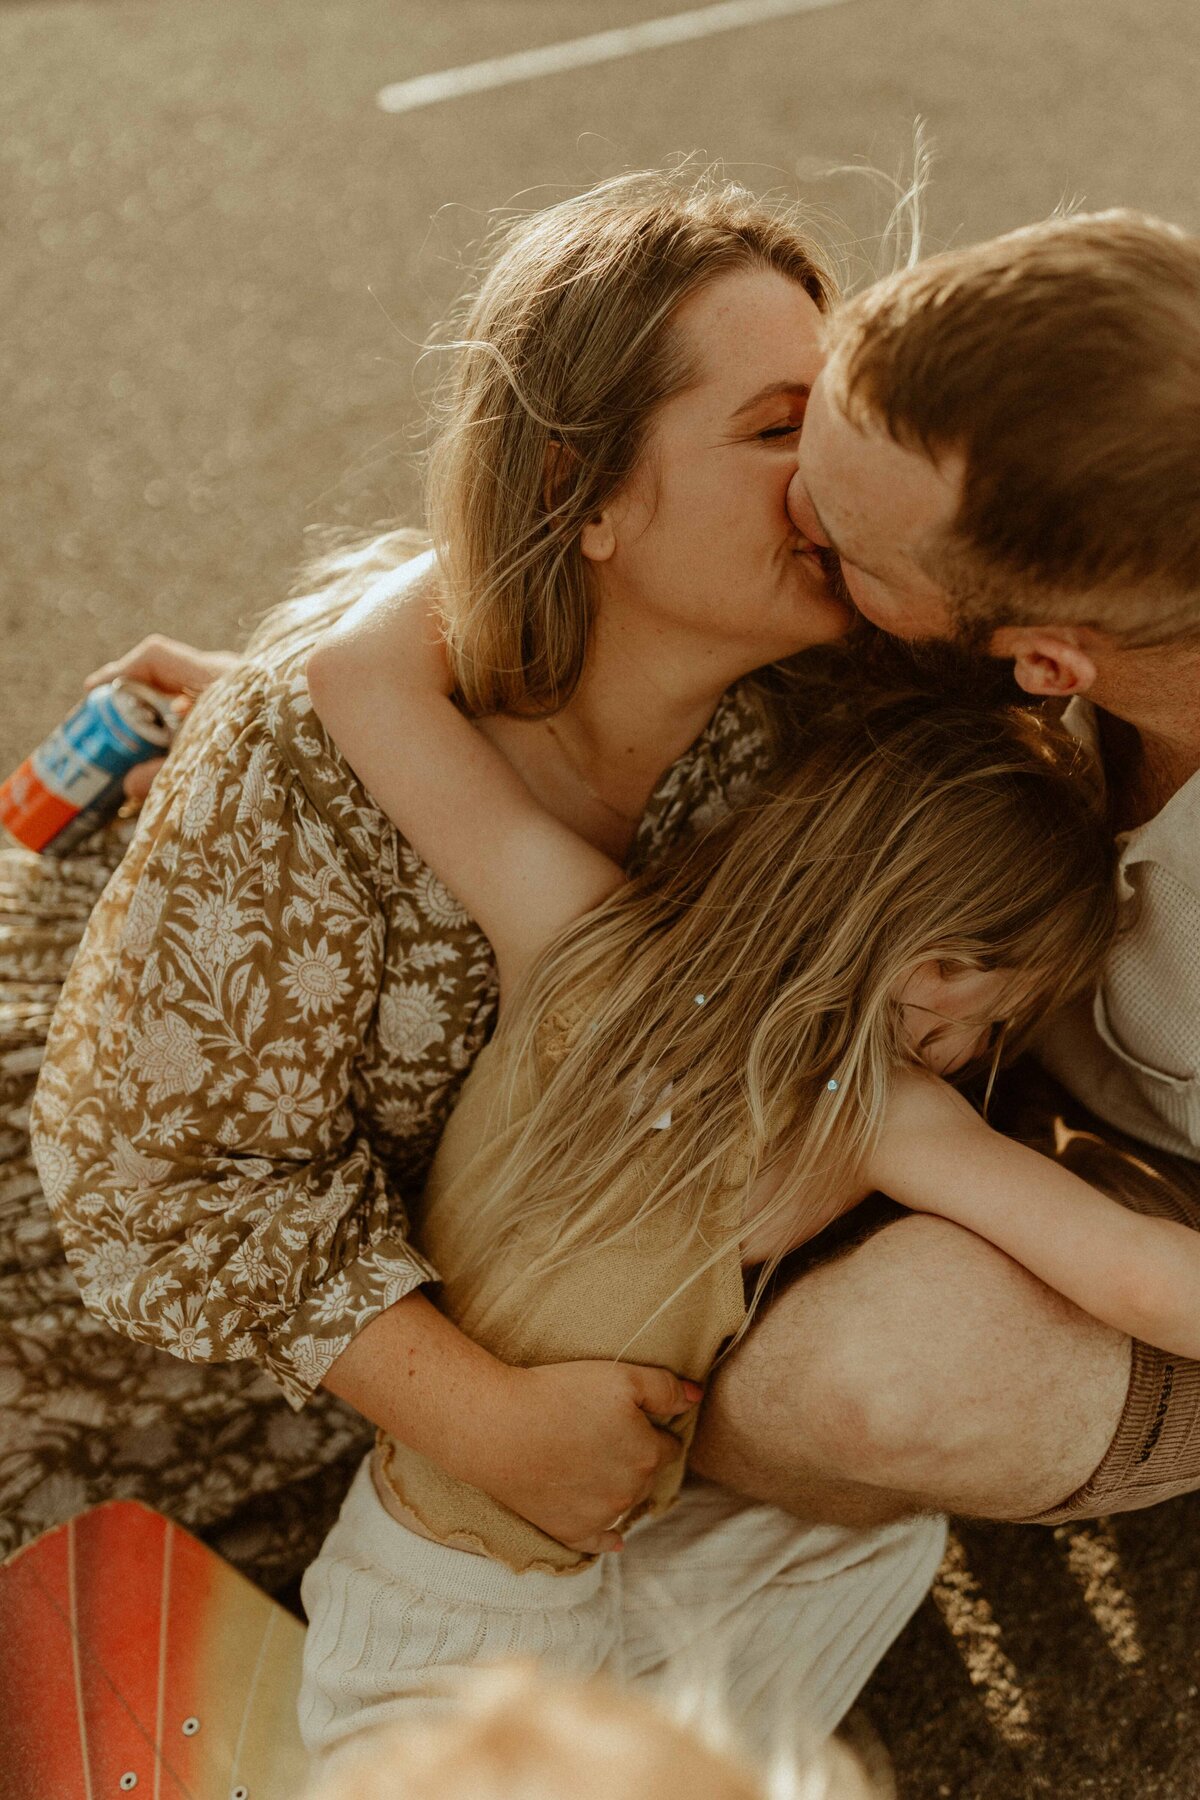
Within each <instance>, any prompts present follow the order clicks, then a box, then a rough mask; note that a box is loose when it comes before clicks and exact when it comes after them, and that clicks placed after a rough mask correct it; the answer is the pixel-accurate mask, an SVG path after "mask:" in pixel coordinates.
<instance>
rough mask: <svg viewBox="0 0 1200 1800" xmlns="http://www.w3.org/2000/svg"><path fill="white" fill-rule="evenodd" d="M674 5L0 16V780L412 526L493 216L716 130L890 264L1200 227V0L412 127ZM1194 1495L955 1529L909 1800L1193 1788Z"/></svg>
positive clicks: (620, 0) (627, 80)
mask: <svg viewBox="0 0 1200 1800" xmlns="http://www.w3.org/2000/svg"><path fill="white" fill-rule="evenodd" d="M683 10H684V9H683V8H682V7H681V6H680V5H679V4H678V0H675V3H672V0H588V4H586V5H584V4H582V3H575V0H491V3H488V0H454V4H453V5H446V4H439V3H438V0H407V3H406V4H384V3H383V0H333V3H332V4H331V3H330V0H289V3H288V4H287V5H286V6H264V5H263V4H261V0H221V4H220V5H212V4H204V3H203V0H153V3H152V0H112V3H105V0H94V3H92V4H84V3H82V0H30V3H19V0H18V3H13V0H0V69H2V70H3V76H2V78H0V91H2V93H3V100H4V108H3V115H2V116H0V222H2V229H3V234H4V248H3V255H2V256H0V320H2V321H3V322H2V324H0V376H2V381H3V386H2V392H3V433H2V436H0V474H2V479H0V541H2V542H3V546H4V553H3V562H2V564H0V644H2V647H3V652H2V653H3V686H2V689H0V692H2V695H3V706H2V707H0V771H5V770H7V769H8V768H10V767H12V766H13V765H14V764H15V762H16V761H17V760H18V759H19V757H20V756H21V755H22V754H23V753H24V752H25V751H27V750H28V749H29V748H30V747H31V746H32V745H33V744H34V743H35V742H36V741H37V740H38V738H39V737H40V736H42V735H43V734H44V732H45V731H46V730H47V729H48V728H49V727H50V726H51V725H53V724H54V723H55V722H56V720H57V719H59V718H60V717H61V716H62V715H63V714H64V713H65V711H66V710H67V708H68V706H69V705H70V704H71V702H72V700H73V698H74V696H75V694H76V692H77V689H78V686H79V682H80V680H81V678H82V676H83V675H84V674H85V673H86V672H87V671H88V670H89V669H90V668H92V667H93V666H95V665H96V664H97V663H99V662H101V661H104V660H106V659H107V658H109V657H110V656H112V655H113V654H115V653H116V652H118V651H120V650H121V649H123V648H125V647H127V646H128V645H129V644H131V643H132V642H133V641H134V639H136V638H137V637H139V636H140V635H142V634H143V633H144V632H146V631H150V630H158V631H165V632H169V633H171V634H174V635H178V636H182V637H186V638H190V639H191V640H192V641H193V642H196V643H200V644H204V645H225V644H229V643H232V642H233V641H234V640H235V638H236V636H237V634H238V632H239V630H240V628H241V626H242V624H243V623H244V622H248V621H249V620H251V619H252V618H253V617H254V616H255V615H256V614H257V613H258V612H260V611H261V610H262V609H263V608H264V607H265V606H267V605H268V604H270V603H271V602H272V601H273V600H275V599H278V598H280V597H281V596H282V594H283V593H284V591H285V590H286V588H287V586H288V584H289V582H290V580H291V578H292V574H293V572H294V570H295V569H296V567H297V565H298V564H299V563H300V562H301V560H302V558H303V556H304V553H305V533H306V531H307V530H308V529H309V528H311V527H316V526H320V525H329V524H335V525H351V526H366V525H370V524H371V523H373V522H375V521H378V520H384V519H388V520H396V519H403V520H408V521H416V520H417V519H418V517H419V507H420V499H419V493H420V490H419V475H418V467H419V454H420V446H421V442H422V435H423V430H424V423H425V414H426V405H427V400H428V394H429V390H430V385H431V382H432V379H433V376H434V372H435V367H436V364H435V362H434V361H433V360H432V359H430V358H429V357H427V356H425V355H424V354H423V352H422V346H423V345H424V343H425V342H426V340H427V338H428V336H429V333H430V330H431V327H432V326H433V324H434V322H435V321H436V320H437V319H438V318H439V317H440V316H441V315H442V314H443V313H444V312H445V310H446V308H447V306H448V304H449V303H450V301H451V299H452V298H453V296H454V294H455V292H456V291H457V290H458V288H459V287H460V286H461V285H462V283H463V280H464V277H465V272H467V271H469V269H470V266H471V262H472V257H473V255H474V252H475V250H476V248H477V246H478V243H479V240H480V239H481V237H482V236H483V234H484V233H485V232H486V230H487V228H488V225H489V222H490V220H491V218H492V216H493V215H494V209H496V208H503V207H507V206H511V205H514V204H515V205H519V206H532V205H535V204H538V203H539V202H541V201H547V200H550V199H553V198H556V197H558V196H560V195H563V194H565V193H568V192H571V191H574V190H576V189H578V188H579V187H581V186H584V185H586V184H587V183H589V182H591V181H593V180H596V179H598V178H600V177H602V176H605V175H609V174H612V173H615V172H617V171H619V170H621V169H625V168H631V167H639V166H644V165H648V164H659V163H662V162H664V161H666V160H668V159H670V158H673V157H677V156H681V155H685V154H689V153H695V152H699V153H702V154H704V155H706V156H708V157H712V158H719V159H721V160H722V161H723V162H724V163H726V165H727V166H728V167H729V168H730V170H731V172H732V173H734V174H735V175H737V176H738V177H739V178H740V179H742V180H744V181H746V182H747V183H748V184H750V185H751V186H755V187H758V188H762V189H782V190H784V191H787V192H789V193H792V194H797V195H799V196H801V197H805V198H807V199H808V200H809V201H810V202H811V203H812V205H813V207H814V209H815V210H816V212H817V214H818V223H819V225H820V226H821V228H822V229H824V230H826V231H827V232H828V233H829V234H830V235H832V236H833V237H834V238H835V240H836V241H837V243H838V244H839V246H840V248H841V251H842V255H843V261H844V265H845V267H846V270H847V273H848V275H849V277H850V279H851V280H863V279H866V278H867V277H868V276H869V273H870V271H871V269H872V267H873V265H874V261H875V259H876V257H877V255H878V239H879V234H880V232H881V229H882V227H883V224H884V222H885V220H886V216H887V210H888V203H887V198H886V189H885V186H884V184H882V183H881V182H880V181H879V180H878V179H877V178H874V177H872V176H871V175H870V174H869V173H868V172H867V171H869V170H870V169H875V170H877V171H882V173H883V174H884V175H889V174H899V173H901V172H903V170H904V169H905V167H906V166H907V165H908V163H910V161H911V154H912V142H913V129H914V122H915V120H916V119H917V118H918V117H921V118H923V119H924V120H925V121H926V122H927V129H928V132H929V135H930V137H931V139H932V141H933V144H934V146H935V150H936V163H935V172H934V179H933V183H932V186H931V188H930V190H929V192H928V195H927V199H926V242H927V244H928V246H929V247H930V248H940V247H942V246H944V245H948V244H952V243H958V242H966V241H970V240H971V239H974V238H979V237H983V236H987V235H989V234H991V233H993V232H995V231H999V230H1003V229H1006V228H1008V227H1010V226H1013V225H1017V224H1020V223H1022V222H1024V221H1026V220H1029V219H1032V218H1036V217H1040V216H1043V215H1045V214H1046V213H1049V212H1051V211H1052V210H1053V209H1054V208H1055V207H1056V206H1058V205H1060V204H1062V203H1063V202H1064V201H1067V202H1070V201H1081V202H1082V203H1084V204H1085V205H1087V206H1088V207H1104V206H1110V205H1132V206H1137V207H1141V208H1143V209H1145V210H1148V211H1151V212H1156V213H1159V214H1162V215H1164V216H1166V217H1168V218H1173V219H1175V220H1178V221H1179V222H1180V223H1182V224H1184V225H1186V226H1188V227H1190V228H1191V229H1193V230H1196V229H1200V189H1198V188H1197V185H1196V181H1195V169H1196V152H1197V148H1198V139H1200V125H1198V119H1200V108H1198V107H1197V91H1198V86H1200V84H1198V80H1197V78H1198V76H1200V13H1198V11H1197V8H1196V5H1195V0H1152V3H1150V0H1140V3H1139V0H833V3H829V4H826V5H824V6H822V7H820V8H818V9H816V10H812V11H807V12H805V11H796V12H794V13H792V14H789V15H786V16H778V17H775V18H773V19H766V20H760V21H759V22H757V23H746V24H743V25H742V26H741V27H740V28H738V29H733V30H728V31H725V32H722V33H721V34H719V35H694V34H693V35H690V36H688V37H686V38H684V39H683V41H679V42H675V43H672V44H667V45H663V46H661V47H659V48H650V49H644V50H641V51H639V52H637V53H636V54H633V55H630V56H626V57H623V58H621V59H619V60H612V61H607V62H601V63H595V64H593V65H591V66H587V67H581V68H575V69H571V68H568V67H562V68H559V69H558V70H557V71H555V72H549V73H536V74H532V75H530V76H527V77H526V78H524V79H522V80H520V81H516V82H512V83H510V84H509V85H506V86H497V87H491V88H486V89H484V90H483V91H479V92H475V93H464V94H460V95H459V96H458V97H452V98H449V99H443V100H440V101H437V102H435V103H433V104H429V105H424V106H421V107H419V108H416V109H415V110H409V111H405V112H400V113H389V112H385V111H384V110H382V109H381V107H380V105H379V104H378V101H377V95H378V93H379V91H380V90H381V89H382V88H384V87H386V86H388V85H389V84H396V83H407V82H411V81H413V80H414V79H415V78H417V77H419V76H423V75H427V74H431V73H436V72H438V71H443V70H450V69H457V68H460V67H462V66H464V65H468V64H474V63H477V62H479V61H483V60H488V59H495V58H498V57H503V56H507V55H511V54H512V53H514V52H518V51H522V50H527V49H533V48H536V47H538V46H545V45H553V44H558V43H562V42H564V41H569V40H573V39H576V38H578V37H580V36H581V35H584V34H593V33H597V32H600V31H607V30H614V31H615V30H618V29H620V28H623V27H638V26H639V25H642V24H644V23H645V22H646V21H648V20H652V19H655V18H657V17H660V16H662V15H669V14H678V13H680V12H682V11H683ZM1197 1526H1200V1500H1194V1499H1185V1500H1180V1501H1175V1502H1172V1503H1171V1504H1170V1505H1167V1506H1163V1507H1160V1508H1158V1509H1156V1510H1154V1511H1152V1512H1147V1513H1141V1514H1136V1515H1125V1516H1123V1517H1120V1518H1116V1519H1114V1520H1112V1521H1110V1522H1107V1523H1105V1522H1101V1523H1097V1524H1093V1525H1088V1526H1085V1527H1080V1528H1078V1529H1076V1530H1072V1531H1054V1532H1051V1531H1040V1530H1036V1529H1032V1528H1028V1529H1022V1528H1016V1527H996V1526H981V1525H963V1526H961V1527H960V1528H958V1529H957V1531H956V1537H955V1546H954V1550H953V1553H952V1556H951V1558H950V1559H949V1560H948V1563H947V1565H946V1568H945V1569H944V1570H943V1575H942V1578H941V1580H940V1582H939V1586H938V1591H937V1595H936V1597H935V1599H934V1600H931V1601H930V1602H929V1603H928V1604H927V1605H926V1606H925V1607H924V1608H923V1610H922V1612H921V1614H920V1615H919V1617H918V1619H917V1620H916V1621H915V1622H914V1624H913V1626H912V1627H911V1628H910V1629H909V1631H908V1632H907V1633H906V1634H905V1636H904V1637H903V1638H902V1640H901V1641H900V1643H899V1644H898V1645H897V1646H896V1647H895V1648H894V1649H893V1651H892V1652H891V1654H890V1655H889V1657H888V1658H887V1660H886V1662H885V1663H884V1665H883V1667H882V1669H881V1670H880V1672H879V1673H878V1675H877V1676H876V1678H875V1680H874V1682H873V1683H872V1686H871V1688H870V1690H869V1691H868V1697H867V1703H868V1707H869V1710H870V1712H871V1714H872V1716H873V1717H874V1719H875V1721H876V1723H877V1724H878V1726H879V1729H880V1730H881V1732H882V1734H883V1736H884V1737H885V1739H886V1741H887V1743H888V1744H889V1746H890V1748H891V1750H892V1753H893V1756H894V1758H895V1760H896V1764H897V1768H898V1771H899V1776H900V1783H901V1793H902V1795H903V1796H905V1797H906V1800H925V1797H926V1796H930V1797H937V1800H942V1797H943V1796H953V1797H954V1800H1024V1797H1025V1796H1035V1795H1053V1796H1055V1800H1083V1797H1084V1796H1088V1797H1089V1800H1134V1797H1137V1800H1142V1797H1145V1800H1197V1796H1200V1754H1198V1750H1200V1709H1198V1705H1197V1687H1198V1686H1200V1650H1198V1648H1197V1641H1196V1639H1197V1624H1198V1622H1200V1594H1198V1592H1197V1587H1198V1581H1200V1576H1198V1565H1200V1548H1198V1545H1197V1537H1198V1533H1197Z"/></svg>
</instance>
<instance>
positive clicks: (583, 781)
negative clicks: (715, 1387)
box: [545, 719, 642, 825]
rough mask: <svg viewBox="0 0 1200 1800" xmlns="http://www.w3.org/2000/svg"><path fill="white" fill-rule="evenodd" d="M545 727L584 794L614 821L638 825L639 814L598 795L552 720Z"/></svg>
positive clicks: (639, 822)
mask: <svg viewBox="0 0 1200 1800" xmlns="http://www.w3.org/2000/svg"><path fill="white" fill-rule="evenodd" d="M545 725H546V730H547V731H548V732H549V733H550V736H551V737H552V738H553V739H554V742H555V743H556V744H557V745H558V750H559V755H560V756H561V757H562V759H563V761H564V762H565V763H566V765H567V767H568V769H569V770H570V771H571V774H572V775H573V776H574V777H575V780H576V781H577V782H578V783H579V785H580V787H581V788H582V789H583V791H584V793H585V794H587V795H589V796H590V798H591V799H593V800H594V801H595V802H596V804H597V806H602V807H603V808H604V810H605V812H607V813H611V814H612V816H613V818H614V819H620V821H621V823H622V824H623V825H640V824H641V819H642V815H641V813H640V812H635V813H629V812H625V811H624V810H623V809H622V808H621V807H619V806H614V805H613V803H612V801H611V800H606V799H605V798H604V795H603V794H602V793H600V792H599V790H598V789H597V788H594V787H593V786H592V784H591V782H590V781H589V780H588V778H587V776H586V775H585V774H584V772H583V770H582V769H581V768H580V767H579V764H578V763H577V762H576V761H575V758H574V756H573V755H572V754H571V751H570V750H569V749H568V747H567V742H566V739H565V738H564V737H563V735H562V733H561V732H560V731H558V730H557V729H556V728H555V724H554V720H553V719H547V720H546V721H545Z"/></svg>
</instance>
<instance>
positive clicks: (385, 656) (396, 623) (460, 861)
mask: <svg viewBox="0 0 1200 1800" xmlns="http://www.w3.org/2000/svg"><path fill="white" fill-rule="evenodd" d="M434 588H435V583H434V580H432V579H431V577H430V575H429V574H428V573H425V572H422V573H420V574H419V575H418V578H417V580H416V581H414V580H413V577H412V570H411V569H410V568H405V569H403V570H401V571H400V572H399V573H398V574H393V575H388V576H387V577H385V579H384V580H383V581H381V582H377V583H376V584H375V586H374V587H373V588H372V589H371V590H370V592H369V593H367V594H366V595H364V597H363V599H362V600H360V601H359V602H358V603H357V605H355V606H354V607H352V608H351V609H350V611H349V612H348V613H347V614H346V615H345V617H344V618H343V619H341V620H340V621H339V623H338V624H337V625H336V626H335V627H334V629H333V630H332V631H330V632H328V633H327V634H326V635H325V636H324V637H323V638H322V639H321V640H320V642H319V643H318V644H317V646H316V648H315V649H314V651H313V652H312V654H311V656H310V658H309V661H308V669H307V673H308V685H309V693H310V695H311V698H312V703H313V706H314V707H315V709H316V711H317V714H318V717H319V718H320V719H321V722H322V723H323V725H324V726H325V728H326V730H327V731H328V732H329V733H330V735H331V736H332V738H333V739H334V742H335V743H336V744H337V745H338V747H339V749H340V750H341V751H342V753H343V755H344V756H345V758H346V760H347V762H348V763H349V764H350V767H351V768H352V769H353V770H354V772H355V774H356V775H357V776H358V777H359V779H360V780H361V781H362V783H363V785H364V786H365V787H366V788H367V790H368V792H369V793H370V794H371V795H372V796H373V798H374V799H375V800H376V802H377V803H378V805H379V806H380V807H381V808H382V809H383V811H384V812H385V813H386V814H387V815H388V817H389V818H390V819H391V821H392V823H393V824H394V825H395V826H397V828H398V829H399V830H400V831H401V832H402V833H403V834H404V836H405V838H406V839H407V840H408V842H409V843H410V844H411V845H412V847H413V849H414V850H415V851H416V852H417V855H418V856H420V857H421V859H422V861H424V862H427V863H428V864H429V867H430V868H431V869H432V870H433V872H434V874H435V875H437V877H438V878H439V880H441V881H444V882H445V884H446V886H447V887H448V888H450V890H451V891H452V893H454V894H455V895H456V896H457V898H458V899H459V900H460V901H461V902H462V904H463V905H464V906H465V907H466V909H467V911H468V912H469V913H470V914H471V916H472V917H473V918H474V919H475V920H476V921H477V923H478V924H479V926H480V928H481V929H482V931H483V933H484V935H485V936H486V937H487V938H488V940H489V942H490V943H491V945H492V948H493V950H494V951H495V953H496V960H497V963H498V965H499V968H500V974H501V981H502V984H503V985H504V986H505V987H506V988H507V987H509V986H510V985H511V984H513V983H514V982H515V981H516V980H518V979H519V978H520V976H521V974H522V973H523V972H524V970H525V968H526V967H527V966H528V965H529V963H531V962H532V961H533V960H534V959H535V958H536V957H537V956H538V955H539V954H540V952H541V951H542V950H543V949H544V948H545V946H546V945H547V944H548V943H549V942H550V940H551V939H552V938H554V937H555V936H557V934H558V933H559V932H560V931H561V930H562V929H563V927H564V926H566V925H568V924H570V923H571V922H572V921H573V920H575V919H577V918H579V917H580V916H581V914H583V913H585V912H587V911H589V910H590V909H591V908H592V907H593V906H597V905H599V903H600V901H601V900H603V899H604V898H605V897H606V896H607V895H608V894H610V893H611V892H612V890H613V889H614V888H615V887H617V886H618V885H619V884H620V881H621V879H622V875H621V870H620V869H619V868H618V866H617V864H616V863H614V862H612V861H611V860H610V858H608V857H607V856H604V855H603V854H602V853H601V852H600V851H599V850H595V849H593V848H592V846H591V845H590V844H588V843H587V842H585V840H584V839H583V838H581V837H578V836H577V835H576V834H575V832H573V831H571V830H569V829H568V828H567V827H566V826H565V825H563V824H561V823H560V822H559V820H557V819H556V818H554V817H553V816H552V814H550V813H548V812H547V811H546V810H545V808H544V807H542V806H540V805H539V804H538V802H537V801H536V800H535V799H534V797H533V795H532V794H531V793H530V791H529V789H528V788H527V787H526V785H525V783H524V782H523V781H522V779H521V777H520V776H519V775H518V774H517V773H516V771H515V769H513V768H512V766H511V764H509V763H508V762H507V761H506V759H505V758H504V757H503V756H502V755H501V753H500V752H499V751H498V750H496V749H495V748H494V747H493V746H492V745H491V744H490V743H488V741H487V739H486V738H485V737H484V736H483V735H482V734H481V733H480V732H478V731H476V730H475V728H474V726H473V725H472V724H471V723H470V721H469V720H468V719H466V718H464V717H463V715H462V713H460V712H459V710H458V708H457V707H456V706H455V705H454V703H453V701H452V700H451V698H450V689H451V683H450V674H449V669H448V666H447V662H446V656H445V650H444V646H443V642H442V634H441V629H440V620H439V615H438V608H437V603H436V593H435V591H434Z"/></svg>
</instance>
